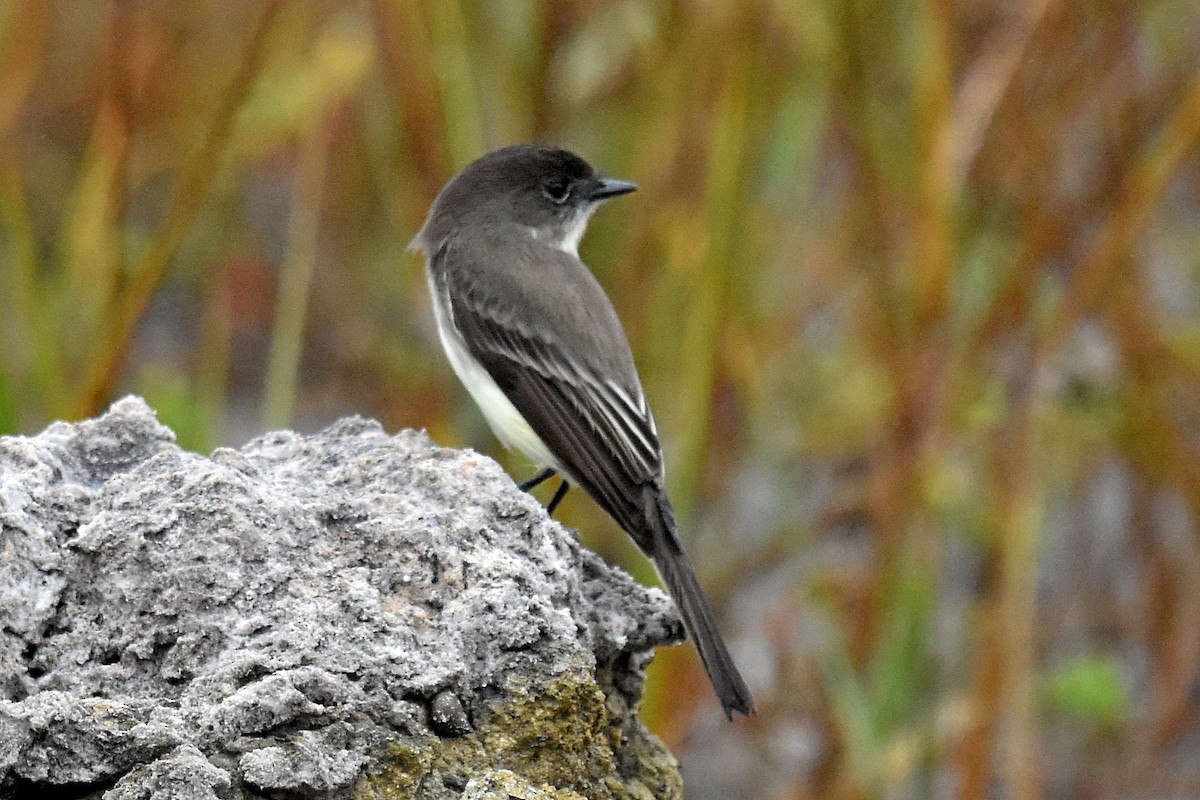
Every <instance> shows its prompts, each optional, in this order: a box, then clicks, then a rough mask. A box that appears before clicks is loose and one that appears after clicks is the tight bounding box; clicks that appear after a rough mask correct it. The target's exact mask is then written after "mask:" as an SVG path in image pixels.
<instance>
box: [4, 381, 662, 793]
mask: <svg viewBox="0 0 1200 800" xmlns="http://www.w3.org/2000/svg"><path fill="white" fill-rule="evenodd" d="M681 634H682V631H681V627H680V625H679V621H678V618H677V616H676V615H675V612H674V610H673V608H672V607H671V605H670V602H669V601H668V600H667V599H666V597H665V596H664V595H663V594H662V593H661V592H659V591H657V590H653V589H646V588H644V587H642V586H640V585H638V584H637V583H635V582H634V581H633V580H631V579H630V578H629V577H628V576H627V575H625V574H624V573H622V572H620V571H618V570H615V569H613V568H611V567H609V566H607V565H606V564H605V563H604V562H603V561H601V560H600V559H599V558H597V557H596V556H595V555H593V554H591V553H590V552H588V551H586V550H584V549H581V547H580V546H579V543H578V542H577V541H576V539H575V538H574V536H573V535H572V534H571V533H570V532H568V531H566V530H565V529H563V528H562V527H560V526H559V525H558V524H557V523H555V522H553V521H551V520H549V519H548V518H547V517H546V515H545V513H544V511H543V510H542V508H541V507H540V506H539V505H538V504H537V502H536V501H535V500H534V499H533V498H531V497H529V496H527V495H525V494H523V493H521V492H520V491H518V490H517V489H516V488H515V487H514V485H513V482H512V480H511V479H510V478H509V477H508V476H507V475H506V474H505V473H504V472H503V471H502V470H501V469H500V468H499V467H498V466H497V465H496V464H495V463H494V462H493V461H491V460H490V459H487V458H485V457H482V456H479V455H477V454H475V453H471V452H466V451H456V450H448V449H444V448H439V447H437V446H435V445H434V444H433V443H432V442H430V441H429V439H428V437H426V436H425V435H424V434H423V433H418V432H414V431H404V432H402V433H400V434H398V435H396V436H389V435H387V434H386V433H385V432H384V431H383V430H382V429H381V428H380V426H379V425H378V424H377V423H375V422H371V421H368V420H365V419H360V418H350V419H345V420H342V421H340V422H338V423H336V424H335V425H333V426H332V427H330V428H329V429H327V430H325V431H323V432H322V433H320V434H317V435H315V436H311V437H306V436H301V435H298V434H295V433H291V432H286V431H285V432H279V433H272V434H269V435H267V436H264V437H262V438H260V439H257V440H255V441H253V442H251V443H250V444H248V445H246V446H245V447H244V448H242V449H241V450H238V451H234V450H225V449H222V450H218V451H217V452H215V453H214V454H213V455H212V457H211V458H205V457H203V456H200V455H196V454H193V453H188V452H185V451H183V450H181V449H180V448H179V447H178V446H177V445H176V444H175V442H174V436H173V434H172V433H171V431H170V430H168V429H167V428H165V427H163V426H161V425H159V424H158V422H157V421H156V420H155V418H154V415H153V412H152V411H151V410H150V409H149V408H148V407H147V406H146V405H145V403H143V402H142V401H141V400H139V399H137V398H127V399H125V400H122V401H120V402H119V403H117V404H115V405H114V406H113V407H112V409H111V410H110V411H109V412H108V413H107V414H105V415H104V416H103V417H101V418H99V419H96V420H91V421H88V422H83V423H80V424H77V425H66V424H56V425H53V426H51V427H50V428H48V429H47V430H46V431H44V432H43V433H42V434H41V435H39V436H36V437H32V438H23V437H9V438H4V439H0V797H11V798H34V797H38V798H40V797H44V796H48V795H46V794H45V792H46V791H48V790H52V789H54V788H55V787H62V786H64V785H69V786H70V790H71V792H72V796H74V797H96V798H105V800H131V799H132V798H164V799H169V798H178V799H179V800H184V799H185V798H186V799H187V800H199V799H200V798H206V799H207V798H222V800H230V799H231V798H243V797H263V796H268V797H274V798H292V797H296V798H300V797H303V798H324V797H345V798H349V797H355V798H362V799H365V798H408V797H411V798H459V797H462V796H464V793H465V794H466V795H469V796H472V797H485V796H490V794H489V793H490V792H492V791H493V789H496V787H510V788H511V789H512V793H513V794H514V795H515V794H516V791H517V789H516V787H518V786H523V787H528V794H529V796H531V797H532V796H539V797H540V796H543V795H545V796H547V797H577V796H584V797H591V798H605V797H678V796H680V795H681V786H680V783H679V776H678V773H677V771H676V768H675V763H674V760H673V759H672V758H671V756H670V754H669V753H667V752H666V750H665V749H664V748H663V747H662V745H661V744H660V743H659V742H658V741H657V740H656V739H654V738H653V737H652V736H651V735H650V734H649V733H647V731H646V730H645V729H644V728H643V727H642V725H641V723H640V722H639V721H638V719H637V716H636V707H637V704H638V702H639V700H640V693H641V689H642V681H643V678H644V675H643V672H642V668H643V666H644V664H645V662H646V661H647V660H648V657H649V653H650V651H651V650H652V648H653V647H654V646H655V645H659V644H664V643H669V642H674V641H678V640H679V639H680V637H681ZM496 791H499V789H496ZM505 791H508V790H507V789H506V790H505Z"/></svg>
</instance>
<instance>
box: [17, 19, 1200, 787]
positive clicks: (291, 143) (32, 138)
mask: <svg viewBox="0 0 1200 800" xmlns="http://www.w3.org/2000/svg"><path fill="white" fill-rule="evenodd" d="M1197 31H1200V4H1197V3H1195V2H1194V0H1146V1H1145V2H1140V3H1126V2H1113V1H1112V0H1108V1H1105V0H1092V1H1088V0H1085V1H1084V2H1066V1H1065V0H1013V2H991V3H988V2H980V1H979V0H965V2H958V3H947V2H896V3H888V2H881V0H813V1H812V2H803V1H802V0H676V1H675V2H649V1H648V0H646V1H639V0H578V2H553V1H552V0H504V1H503V2H501V1H498V0H427V1H426V2H419V1H418V0H362V1H361V2H333V1H332V0H327V1H325V2H316V1H314V2H280V1H278V0H253V1H251V0H191V2H188V3H178V2H166V3H164V2H151V1H150V0H144V1H143V2H137V1H135V0H114V2H108V3H101V2H89V3H76V2H6V3H3V4H0V331H2V336H3V344H4V346H3V348H2V349H0V432H35V431H37V430H39V429H40V428H41V427H42V426H44V425H46V424H47V423H49V422H50V421H52V420H55V419H79V418H83V417H87V416H89V415H94V414H96V413H98V412H101V411H102V410H103V409H104V408H105V407H106V406H107V404H108V403H109V402H111V401H112V400H113V399H115V398H117V397H119V396H121V395H123V394H125V393H128V392H137V393H139V394H142V395H144V396H145V397H146V398H147V399H148V400H149V401H150V403H151V404H152V405H153V406H154V407H155V408H156V409H157V410H158V412H159V415H160V418H161V419H162V420H163V421H164V422H165V423H167V424H169V425H171V426H172V427H173V428H174V429H175V430H176V431H177V432H178V434H179V438H180V441H181V443H182V444H183V445H184V446H186V447H189V448H192V449H195V450H198V451H202V452H204V451H209V450H211V449H212V448H213V447H215V446H217V445H221V444H232V445H240V444H242V443H243V442H245V441H246V440H247V439H249V438H251V437H253V436H255V435H258V434H260V433H262V432H265V431H266V430H269V429H271V428H274V427H281V426H288V427H294V428H296V429H299V430H304V431H314V430H317V429H319V428H320V427H322V426H324V425H326V424H328V423H329V422H331V421H333V420H334V419H335V418H337V417H339V416H341V415H345V414H348V413H354V412H357V413H362V414H367V415H371V416H375V417H378V418H379V419H381V420H382V421H383V422H384V424H385V425H386V426H387V427H388V428H389V429H392V430H395V429H398V428H401V427H423V428H426V429H428V430H429V432H430V433H431V435H432V436H433V437H434V438H435V439H436V440H437V441H439V442H441V443H444V444H447V445H455V446H459V445H469V446H472V447H475V448H477V449H480V450H483V451H485V452H489V453H493V454H496V455H497V456H498V457H500V458H502V459H507V460H506V462H505V463H506V464H507V466H509V468H510V469H511V470H512V471H513V473H514V474H515V475H517V476H519V477H524V476H526V475H527V474H528V471H527V466H526V465H523V464H521V463H520V462H519V461H518V460H516V459H509V457H508V456H507V455H506V454H504V453H502V452H500V450H499V447H498V446H497V445H496V444H495V442H494V441H493V440H492V439H491V437H490V435H489V433H488V432H487V429H486V426H485V425H484V423H483V422H482V419H481V417H480V416H479V414H478V412H477V411H476V410H475V409H474V408H473V407H472V405H471V404H470V401H469V399H468V398H467V396H466V394H465V393H464V392H463V391H462V390H461V389H460V388H459V386H458V385H457V383H456V381H455V379H454V376H453V375H452V374H451V372H450V370H449V368H448V367H447V365H446V364H445V363H444V361H443V358H442V355H441V353H440V349H439V347H438V346H437V343H436V337H435V334H434V332H433V326H432V322H431V317H430V311H429V303H428V299H427V297H426V294H425V288H424V278H423V273H422V265H421V263H420V261H419V260H418V259H417V258H416V257H414V256H412V255H410V254H406V253H405V251H404V248H405V246H406V244H407V243H408V241H409V239H410V238H411V236H412V234H413V233H414V232H415V231H416V229H417V228H418V227H419V225H420V224H421V222H422V219H423V216H424V213H425V211H426V209H427V208H428V205H429V203H430V201H431V199H432V198H433V196H434V194H435V193H436V192H437V190H438V188H439V187H440V186H441V185H442V184H443V183H444V182H445V181H446V180H447V179H448V178H449V177H450V176H451V175H452V174H453V173H454V172H455V171H457V170H458V169H459V168H460V167H462V166H463V165H464V164H466V163H467V162H468V161H470V160H471V159H473V158H474V157H476V156H478V155H480V154H482V153H483V152H484V151H486V150H488V149H491V148H493V147H496V146H500V145H503V144H507V143H511V142H516V141H523V140H531V139H535V140H544V141H553V142H557V143H560V144H563V145H566V146H568V147H571V148H572V149H575V150H577V151H579V152H580V153H581V154H583V155H584V156H585V157H586V158H588V159H589V160H591V161H592V162H593V163H594V164H596V165H597V166H598V167H599V168H600V169H601V170H603V171H605V172H606V173H608V174H610V175H614V176H618V177H623V178H627V179H631V180H635V181H637V182H638V183H639V184H640V185H641V191H639V192H638V193H637V194H634V195H632V196H630V197H628V198H622V199H620V200H619V201H615V202H613V203H611V204H609V205H608V206H606V207H605V209H604V210H602V211H601V212H600V213H599V214H598V215H597V216H596V218H595V220H594V222H593V224H592V227H591V232H590V233H589V235H588V237H587V238H586V239H585V240H584V243H583V255H584V258H585V259H586V260H587V261H588V263H589V264H590V265H591V266H592V267H593V269H594V270H595V271H596V273H597V274H598V276H599V278H600V280H601V282H602V283H603V284H604V285H605V286H606V287H607V288H608V290H609V292H610V293H611V295H612V297H613V299H614V302H615V304H616V306H617V308H618V310H619V312H620V313H621V315H622V317H623V319H624V320H625V322H626V324H627V327H628V330H629V333H630V337H631V339H632V342H633V344H634V349H635V351H636V353H637V357H638V361H639V364H640V366H641V369H642V373H643V377H644V379H645V382H646V385H647V390H648V393H649V395H650V399H651V403H652V405H653V406H654V408H655V410H656V414H657V417H658V420H659V427H660V430H661V432H662V433H663V436H664V440H665V446H666V449H667V457H668V464H669V469H668V472H667V475H668V480H669V483H670V488H671V490H672V493H673V495H674V497H675V498H676V502H677V504H678V506H679V507H680V511H681V516H682V518H683V520H684V521H685V527H686V535H687V538H688V546H689V548H690V550H691V552H692V553H693V554H694V557H695V560H696V561H697V564H698V567H699V569H700V571H701V573H702V575H703V578H704V580H705V582H706V583H707V584H708V585H709V586H710V587H711V588H712V590H713V594H714V597H715V599H716V601H717V603H718V605H719V606H720V608H721V610H722V615H723V618H724V622H725V627H726V630H727V631H728V633H729V635H730V639H731V643H732V645H733V648H734V650H735V652H736V654H737V656H738V658H739V660H740V661H741V662H742V663H743V664H744V665H745V670H746V672H747V675H748V677H749V679H750V682H751V684H752V685H753V687H754V688H755V690H756V693H757V696H758V700H759V706H760V709H761V712H760V714H759V715H758V716H757V717H755V718H754V719H752V720H750V721H747V722H742V723H737V724H733V725H730V724H728V723H726V722H725V721H724V719H723V718H722V717H721V716H720V712H719V710H718V707H717V705H716V703H715V702H714V700H713V698H712V697H711V695H710V693H709V689H708V687H707V684H706V682H705V680H704V676H703V673H702V671H701V670H700V669H699V665H698V663H697V661H696V659H695V658H694V656H693V654H692V653H691V651H690V649H689V648H673V649H671V650H669V651H664V652H662V653H660V654H659V656H658V658H657V659H656V661H655V663H654V665H653V667H652V673H653V674H652V680H651V685H650V687H649V690H648V696H647V701H646V706H645V708H644V710H643V714H644V717H645V718H646V720H647V722H648V723H649V724H650V726H651V727H652V728H653V729H654V730H655V731H657V732H658V733H659V734H660V735H661V736H663V738H664V739H665V740H666V741H667V742H668V744H669V745H670V746H671V747H672V748H673V749H674V750H675V752H676V753H677V754H678V755H679V757H680V760H681V762H682V765H683V769H684V774H685V778H686V780H687V782H688V786H689V793H690V796H691V797H693V798H698V799H701V800H703V799H704V798H717V797H752V798H817V797H821V798H926V797H945V798H950V797H954V798H959V797H961V798H1013V800H1025V799H1027V798H1037V797H1051V798H1123V797H1165V796H1172V797H1181V798H1182V797H1200V715H1198V712H1200V151H1198V148H1197V141H1198V137H1200V36H1198V35H1197ZM561 516H562V518H563V519H565V521H566V522H568V523H569V524H571V525H574V526H577V527H579V528H580V529H581V530H582V531H583V536H584V537H585V540H586V541H587V542H588V543H589V545H590V546H592V547H594V548H596V549H597V550H600V551H601V552H603V553H604V554H605V555H606V556H608V557H609V558H611V559H614V560H617V561H620V562H621V563H624V564H626V565H628V566H629V568H630V569H631V570H632V571H634V572H635V574H637V575H639V576H640V577H642V578H643V579H646V580H651V579H652V577H651V575H650V574H649V570H648V568H647V567H646V565H645V563H644V562H643V561H642V560H641V559H640V558H639V557H638V556H637V555H636V553H634V551H633V547H632V545H630V544H629V543H628V541H627V540H626V538H625V537H624V536H623V535H620V534H619V532H618V531H617V530H616V528H615V527H614V526H613V525H612V524H611V523H610V522H609V521H608V520H607V519H605V518H604V516H603V515H602V514H601V513H600V512H598V511H597V510H596V509H595V508H594V507H593V506H592V505H591V504H590V503H589V502H588V501H587V500H586V498H584V497H582V496H580V495H573V496H572V497H571V498H570V499H568V500H567V502H566V503H565V505H564V507H563V510H562V512H561Z"/></svg>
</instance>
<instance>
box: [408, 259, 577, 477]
mask: <svg viewBox="0 0 1200 800" xmlns="http://www.w3.org/2000/svg"><path fill="white" fill-rule="evenodd" d="M429 293H430V295H431V296H432V297H433V315H434V318H435V319H436V320H437V329H438V338H440V339H441V340H442V349H444V350H445V351H446V358H448V359H449V360H450V366H451V367H452V368H453V369H454V374H456V375H457V376H458V379H459V380H460V381H462V384H463V386H465V387H467V391H468V392H470V393H471V397H472V398H474V399H475V403H476V405H478V406H479V410H480V411H482V412H483V416H484V418H485V419H487V422H488V426H489V427H491V429H492V433H494V434H496V438H498V439H499V440H500V441H501V442H503V443H504V445H505V446H506V447H511V448H515V449H516V450H518V451H520V452H522V453H524V454H525V455H526V456H527V457H528V458H529V459H530V460H531V461H533V462H534V463H535V464H537V465H538V466H541V467H552V468H554V469H556V470H559V471H560V472H561V471H562V468H561V467H560V466H559V464H558V460H557V459H556V458H554V456H553V455H551V453H550V448H548V447H546V445H545V444H544V443H543V442H542V440H541V437H539V436H538V435H537V434H536V433H534V431H533V428H531V427H529V423H528V422H526V421H525V418H524V417H523V416H521V412H519V411H517V409H516V406H514V405H513V404H512V403H511V402H509V399H508V398H507V397H506V396H505V395H504V392H503V391H501V390H500V387H499V386H497V385H496V382H495V381H494V380H492V376H491V375H489V374H488V371H487V370H486V369H484V367H483V365H482V364H480V363H479V362H478V361H477V360H476V359H475V357H474V356H473V355H471V353H470V351H468V350H467V345H466V343H465V342H464V341H463V339H462V336H460V335H459V333H458V330H457V329H456V328H455V327H454V324H453V322H452V321H451V318H450V301H449V299H448V298H447V297H446V296H445V293H443V292H439V291H438V287H437V286H436V285H435V284H434V280H433V276H429Z"/></svg>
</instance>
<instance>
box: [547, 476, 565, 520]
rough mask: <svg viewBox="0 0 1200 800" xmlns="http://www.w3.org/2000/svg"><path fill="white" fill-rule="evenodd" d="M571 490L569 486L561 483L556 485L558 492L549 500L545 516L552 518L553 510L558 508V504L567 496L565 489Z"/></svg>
mask: <svg viewBox="0 0 1200 800" xmlns="http://www.w3.org/2000/svg"><path fill="white" fill-rule="evenodd" d="M570 488H571V484H569V483H567V482H566V481H563V482H562V483H560V484H559V485H558V491H557V492H555V493H554V497H552V498H550V505H548V506H546V516H550V517H552V516H554V509H556V508H558V504H559V503H561V502H562V499H563V498H564V497H566V496H567V489H570Z"/></svg>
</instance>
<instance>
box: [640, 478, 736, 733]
mask: <svg viewBox="0 0 1200 800" xmlns="http://www.w3.org/2000/svg"><path fill="white" fill-rule="evenodd" d="M645 511H646V519H647V520H648V521H649V522H650V525H651V529H652V530H651V533H652V534H653V542H654V547H653V549H652V551H650V552H648V555H649V556H650V558H651V560H652V561H653V562H654V566H655V567H657V568H658V573H659V575H661V576H662V579H663V583H665V584H666V585H667V591H668V592H670V594H671V598H672V599H673V600H674V601H675V605H676V606H677V607H678V608H679V613H680V615H681V616H682V617H683V625H684V627H685V628H686V629H687V632H688V635H689V636H690V637H691V638H692V641H693V642H695V644H696V650H697V651H698V652H699V653H700V660H701V661H702V662H703V663H704V670H705V672H707V673H708V680H709V682H710V683H712V687H713V691H715V692H716V693H717V699H718V700H720V701H721V706H722V707H723V708H724V709H725V716H726V717H729V718H730V719H733V712H735V711H736V712H738V713H739V714H743V715H746V716H749V715H750V714H753V713H754V698H752V697H751V696H750V690H749V689H748V688H747V687H746V682H745V681H744V680H743V679H742V674H741V673H740V672H738V668H737V665H736V664H735V663H734V662H733V656H731V655H729V649H728V648H727V647H726V646H725V640H724V639H722V638H721V631H720V629H719V628H718V627H717V617H716V614H715V613H714V612H713V608H712V604H711V603H709V602H708V596H707V595H705V593H704V588H703V587H701V586H700V580H699V579H698V578H697V577H696V571H695V570H694V569H692V563H691V561H689V560H688V557H687V554H686V553H684V552H683V545H682V543H681V542H680V541H679V534H678V529H677V525H676V522H675V512H674V510H673V509H672V508H671V503H670V501H668V500H667V496H666V494H665V493H664V492H663V491H662V490H661V489H657V488H654V489H650V488H648V489H647V491H646V494H645Z"/></svg>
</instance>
